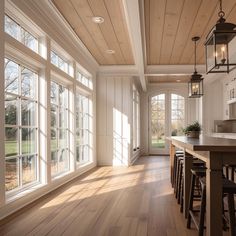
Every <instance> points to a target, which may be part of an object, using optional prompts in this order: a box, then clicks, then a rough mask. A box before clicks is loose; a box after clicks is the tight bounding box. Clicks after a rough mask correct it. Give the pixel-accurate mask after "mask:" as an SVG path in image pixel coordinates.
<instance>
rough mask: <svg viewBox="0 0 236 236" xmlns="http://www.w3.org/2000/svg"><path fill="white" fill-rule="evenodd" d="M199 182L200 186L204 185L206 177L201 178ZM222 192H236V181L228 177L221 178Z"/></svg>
mask: <svg viewBox="0 0 236 236" xmlns="http://www.w3.org/2000/svg"><path fill="white" fill-rule="evenodd" d="M200 183H201V185H202V186H205V185H206V178H201V179H200ZM222 187H223V193H231V194H236V183H234V182H233V181H230V180H228V179H225V178H223V179H222Z"/></svg>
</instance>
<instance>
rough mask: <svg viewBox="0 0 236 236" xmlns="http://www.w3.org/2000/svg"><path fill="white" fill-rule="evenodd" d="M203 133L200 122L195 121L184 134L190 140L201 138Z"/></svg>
mask: <svg viewBox="0 0 236 236" xmlns="http://www.w3.org/2000/svg"><path fill="white" fill-rule="evenodd" d="M200 132H201V125H200V124H199V122H198V121H195V122H194V123H193V124H191V125H188V126H187V127H186V128H185V129H184V133H185V135H186V136H187V137H189V138H199V135H200Z"/></svg>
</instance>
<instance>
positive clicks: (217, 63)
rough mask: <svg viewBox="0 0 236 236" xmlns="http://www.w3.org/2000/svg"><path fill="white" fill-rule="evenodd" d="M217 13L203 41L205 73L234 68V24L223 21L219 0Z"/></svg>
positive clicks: (227, 70) (235, 27)
mask: <svg viewBox="0 0 236 236" xmlns="http://www.w3.org/2000/svg"><path fill="white" fill-rule="evenodd" d="M218 15H219V17H220V18H219V20H218V21H217V23H216V25H215V26H214V27H213V28H212V30H211V31H210V32H209V34H208V36H207V39H206V42H205V49H206V71H207V73H229V72H230V71H232V70H233V69H234V68H236V50H235V48H236V37H235V36H236V25H235V24H232V23H227V22H225V18H224V16H225V13H224V12H223V11H222V1H221V0H220V11H219V13H218ZM233 53H235V54H233Z"/></svg>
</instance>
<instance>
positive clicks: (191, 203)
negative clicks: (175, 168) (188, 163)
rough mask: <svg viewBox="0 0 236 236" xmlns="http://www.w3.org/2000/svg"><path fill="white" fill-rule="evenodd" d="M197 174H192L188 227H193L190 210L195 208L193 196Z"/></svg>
mask: <svg viewBox="0 0 236 236" xmlns="http://www.w3.org/2000/svg"><path fill="white" fill-rule="evenodd" d="M195 178H196V177H195V175H193V174H192V178H191V185H190V196H189V204H188V218H187V228H188V229H190V228H191V215H190V213H189V211H192V210H193V196H194V187H195Z"/></svg>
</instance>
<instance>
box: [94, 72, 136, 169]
mask: <svg viewBox="0 0 236 236" xmlns="http://www.w3.org/2000/svg"><path fill="white" fill-rule="evenodd" d="M131 89H132V78H131V77H102V76H100V77H98V80H97V161H98V165H114V166H128V165H129V164H130V159H131V150H132V145H131V144H132V140H131V131H132V129H131V127H132V90H131Z"/></svg>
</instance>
